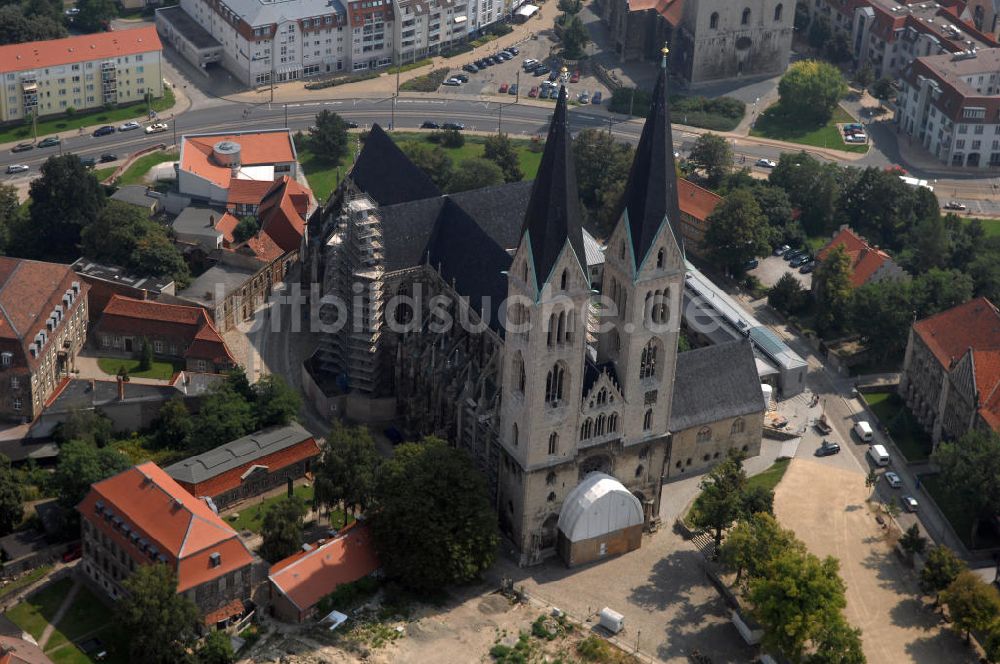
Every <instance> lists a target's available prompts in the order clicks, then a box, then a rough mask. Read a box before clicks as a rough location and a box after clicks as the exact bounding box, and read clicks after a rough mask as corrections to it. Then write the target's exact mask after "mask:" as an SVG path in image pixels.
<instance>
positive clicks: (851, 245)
mask: <svg viewBox="0 0 1000 664" xmlns="http://www.w3.org/2000/svg"><path fill="white" fill-rule="evenodd" d="M838 246H843V247H844V250H845V251H846V252H847V255H848V257H849V258H850V259H851V286H853V287H854V288H858V287H859V286H863V285H865V284H866V283H868V280H869V279H871V278H872V275H874V274H875V273H876V272H878V270H879V269H880V268H881V267H882V266H883V265H885V264H886V263H887V262H890V261H892V257H891V256H890V255H889V254H887V253H886V252H884V251H882V250H881V249H879V248H877V247H872V246H871V245H870V244H868V243H867V242H865V240H864V239H863V238H862V237H861V236H860V235H858V234H857V233H855V232H854V231H853V230H851V229H850V228H843V229H841V230H840V232H839V233H837V234H836V235H835V236H834V237H833V239H832V240H830V242H829V243H828V244H827V245H826V246H825V247H823V248H822V249H820V250H819V252H818V253H817V254H816V258H817V259H818V260H823V259H824V258H826V257H827V255H828V254H829V253H830V251H831V250H832V249H833V248H834V247H838Z"/></svg>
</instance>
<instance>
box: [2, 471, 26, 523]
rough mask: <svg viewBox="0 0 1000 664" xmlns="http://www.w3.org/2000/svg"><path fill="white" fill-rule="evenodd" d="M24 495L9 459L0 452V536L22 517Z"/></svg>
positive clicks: (19, 521)
mask: <svg viewBox="0 0 1000 664" xmlns="http://www.w3.org/2000/svg"><path fill="white" fill-rule="evenodd" d="M23 499H24V496H23V495H22V492H21V483H20V482H19V481H18V479H17V476H16V475H15V474H14V469H13V468H12V467H11V465H10V459H9V458H8V457H6V456H5V455H3V454H0V537H3V536H5V535H9V534H10V533H12V532H14V529H15V528H17V526H18V525H19V524H20V523H21V519H23V518H24V503H23Z"/></svg>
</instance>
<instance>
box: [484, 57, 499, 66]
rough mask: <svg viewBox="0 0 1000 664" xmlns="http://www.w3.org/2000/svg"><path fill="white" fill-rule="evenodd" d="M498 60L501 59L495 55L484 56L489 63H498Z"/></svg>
mask: <svg viewBox="0 0 1000 664" xmlns="http://www.w3.org/2000/svg"><path fill="white" fill-rule="evenodd" d="M500 62H501V60H500V59H499V58H498V57H497V56H495V55H491V56H490V57H488V58H486V63H487V64H490V65H498V64H500Z"/></svg>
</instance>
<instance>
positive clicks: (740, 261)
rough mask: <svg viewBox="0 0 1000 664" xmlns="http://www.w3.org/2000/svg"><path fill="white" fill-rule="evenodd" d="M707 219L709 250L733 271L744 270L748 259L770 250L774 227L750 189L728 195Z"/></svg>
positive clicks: (714, 257) (706, 237)
mask: <svg viewBox="0 0 1000 664" xmlns="http://www.w3.org/2000/svg"><path fill="white" fill-rule="evenodd" d="M706 222H707V224H708V230H707V231H705V242H704V244H705V250H706V253H707V254H708V256H709V257H710V258H711V259H712V261H714V262H715V263H716V264H717V265H718V266H719V267H722V268H725V269H726V271H727V272H729V273H730V274H740V273H741V272H742V271H743V265H744V264H745V263H746V262H747V261H749V260H751V259H753V258H755V257H757V256H762V255H766V254H767V253H769V250H770V240H771V229H770V228H769V227H768V225H767V220H766V219H764V215H763V214H761V211H760V206H758V205H757V201H755V200H754V198H753V196H752V195H751V194H750V191H749V190H747V189H737V190H736V191H734V192H732V193H731V194H729V195H728V196H726V198H724V199H723V201H722V202H721V203H720V204H719V205H718V206H716V208H715V210H714V211H713V212H712V214H710V215H709V216H708V219H707V220H706Z"/></svg>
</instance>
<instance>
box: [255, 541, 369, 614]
mask: <svg viewBox="0 0 1000 664" xmlns="http://www.w3.org/2000/svg"><path fill="white" fill-rule="evenodd" d="M378 568H379V562H378V557H377V556H376V554H375V547H374V545H373V544H372V538H371V532H370V531H369V529H368V527H367V526H365V525H361V526H356V527H353V528H350V529H349V530H347V531H346V534H343V535H342V536H340V537H337V538H336V539H333V540H330V541H328V542H324V543H322V544H319V545H318V546H314V548H313V549H312V550H311V551H300V552H298V553H296V554H294V555H292V556H289V557H288V558H285V559H284V560H281V561H278V562H277V563H275V564H274V565H273V566H272V567H271V571H270V572H269V573H268V579H270V581H271V586H272V587H273V588H274V589H276V590H277V591H278V592H280V593H281V594H283V595H284V596H285V597H287V598H288V599H289V600H291V602H292V603H293V604H294V605H295V606H297V607H298V608H299V610H300V611H303V612H305V611H308V610H309V609H311V608H312V607H313V606H315V605H316V603H317V602H319V600H320V599H322V598H323V597H325V596H326V595H328V594H330V593H331V592H333V591H334V590H336V588H337V586H339V585H341V584H343V583H350V582H351V581H357V580H358V579H361V578H363V577H366V576H368V575H369V574H371V573H373V572H374V571H375V570H377V569H378Z"/></svg>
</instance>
